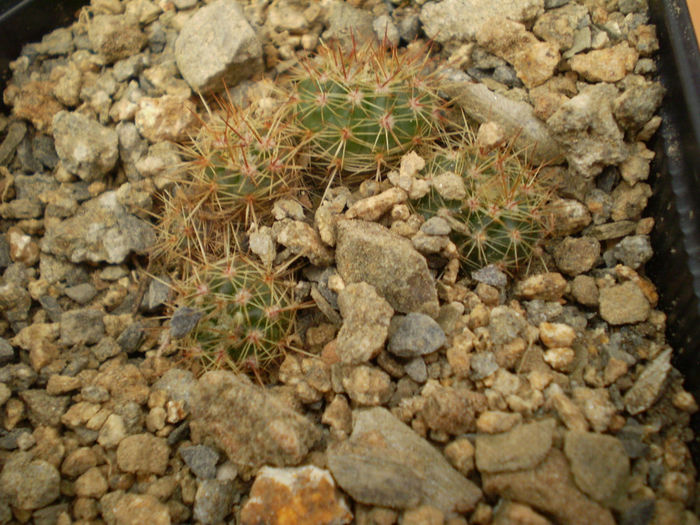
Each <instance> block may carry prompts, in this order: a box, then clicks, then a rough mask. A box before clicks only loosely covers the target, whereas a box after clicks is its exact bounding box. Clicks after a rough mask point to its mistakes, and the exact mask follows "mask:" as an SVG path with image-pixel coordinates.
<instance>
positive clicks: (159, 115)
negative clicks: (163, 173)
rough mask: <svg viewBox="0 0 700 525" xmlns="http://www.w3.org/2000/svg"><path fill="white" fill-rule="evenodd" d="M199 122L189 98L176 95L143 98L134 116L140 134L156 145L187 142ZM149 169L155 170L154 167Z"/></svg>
mask: <svg viewBox="0 0 700 525" xmlns="http://www.w3.org/2000/svg"><path fill="white" fill-rule="evenodd" d="M197 122H198V121H197V117H196V113H195V110H194V106H193V105H192V103H191V102H190V101H189V98H186V97H181V96H175V95H164V96H162V97H158V98H150V97H143V98H142V99H141V100H139V109H138V111H137V112H136V115H135V116H134V123H135V124H136V128H137V129H138V131H139V133H140V134H141V135H143V136H144V137H146V138H147V139H148V140H150V141H151V142H156V143H158V142H161V141H165V140H168V141H173V142H179V141H183V140H186V139H187V138H188V137H189V136H190V135H192V134H193V133H194V131H195V130H196V126H197ZM149 153H151V151H150V150H149ZM139 166H141V164H139ZM149 168H150V169H151V171H152V170H153V166H152V165H151V166H149Z"/></svg>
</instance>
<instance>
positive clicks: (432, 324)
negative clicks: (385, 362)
mask: <svg viewBox="0 0 700 525" xmlns="http://www.w3.org/2000/svg"><path fill="white" fill-rule="evenodd" d="M393 328H394V332H393V333H392V335H391V337H390V338H389V345H388V346H387V350H389V352H391V353H392V354H394V355H397V356H399V357H408V358H410V357H418V356H422V355H426V354H432V353H433V352H435V351H436V350H438V349H439V348H441V347H442V346H443V345H444V344H445V343H446V342H447V337H446V336H445V332H444V331H443V330H442V328H441V327H440V325H439V324H438V323H437V322H436V321H435V320H434V319H433V318H432V317H429V316H427V315H425V314H420V313H415V312H412V313H409V314H407V315H405V316H403V317H399V318H398V320H397V321H396V322H395V323H394V325H393Z"/></svg>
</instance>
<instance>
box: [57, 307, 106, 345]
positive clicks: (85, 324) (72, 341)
mask: <svg viewBox="0 0 700 525" xmlns="http://www.w3.org/2000/svg"><path fill="white" fill-rule="evenodd" d="M103 316H104V312H101V311H100V310H94V309H91V308H83V309H78V310H68V311H67V312H63V314H61V344H63V345H66V346H72V345H76V344H88V345H90V344H95V343H97V342H99V341H100V339H102V336H103V335H104V331H105V326H104V323H103V322H102V317H103Z"/></svg>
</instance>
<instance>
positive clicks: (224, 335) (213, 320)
mask: <svg viewBox="0 0 700 525" xmlns="http://www.w3.org/2000/svg"><path fill="white" fill-rule="evenodd" d="M180 288H181V289H180V290H179V299H178V307H182V306H186V307H188V308H193V309H195V310H196V311H197V312H199V314H200V315H201V318H200V319H199V321H198V322H197V324H196V326H195V328H194V329H193V330H192V331H191V332H190V333H189V334H188V335H187V336H186V337H185V338H184V339H183V340H182V341H181V342H180V346H181V347H182V350H183V353H184V354H185V355H187V356H189V357H190V358H192V359H194V360H195V361H196V362H197V363H198V364H199V366H201V368H203V369H204V370H207V369H212V368H217V369H218V368H229V369H234V370H239V371H244V372H250V371H256V370H265V369H267V368H268V367H269V366H270V365H271V364H273V363H275V362H278V361H279V360H280V358H281V356H282V355H283V352H284V348H285V344H286V341H287V337H288V335H289V333H290V330H291V328H292V326H293V323H294V317H295V311H296V306H295V304H294V303H293V299H292V296H291V289H290V286H289V284H288V283H287V282H286V281H285V280H284V279H283V278H282V276H280V275H278V274H276V273H275V272H273V271H271V270H268V269H265V268H264V267H262V266H260V265H258V264H256V263H254V262H252V261H250V260H248V259H246V258H244V257H236V258H235V259H231V258H229V259H227V260H222V261H220V262H217V263H215V264H213V265H209V266H203V267H202V269H201V270H199V271H197V272H195V274H194V275H193V276H192V277H191V278H189V279H188V280H186V281H185V282H184V283H182V284H181V285H180Z"/></svg>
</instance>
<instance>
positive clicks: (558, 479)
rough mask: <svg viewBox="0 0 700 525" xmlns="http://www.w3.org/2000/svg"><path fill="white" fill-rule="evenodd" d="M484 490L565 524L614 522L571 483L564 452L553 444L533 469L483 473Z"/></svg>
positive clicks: (613, 524) (612, 523)
mask: <svg viewBox="0 0 700 525" xmlns="http://www.w3.org/2000/svg"><path fill="white" fill-rule="evenodd" d="M482 482H483V487H484V492H485V493H486V494H488V495H490V496H494V497H495V496H500V497H501V498H504V499H509V500H514V501H518V502H520V503H525V504H527V505H530V506H532V507H534V508H535V509H537V510H539V511H542V512H544V513H545V514H548V515H551V516H552V517H553V518H555V520H556V521H555V523H565V524H567V525H590V524H592V523H595V524H596V525H615V519H614V518H613V516H612V514H611V513H610V511H608V510H607V509H604V508H603V507H601V506H600V505H599V504H597V503H595V502H594V501H591V500H590V499H589V498H587V497H586V496H585V495H584V494H582V493H581V492H580V491H579V490H578V488H577V487H576V485H575V484H574V481H573V477H572V475H571V471H570V469H569V465H568V463H567V460H566V457H565V456H564V454H563V453H562V452H561V451H560V450H559V449H557V448H552V449H551V451H550V452H549V455H548V456H547V457H546V458H545V459H544V460H543V461H542V462H541V463H540V464H539V465H538V466H537V467H535V468H534V470H533V469H529V470H520V471H516V472H500V473H494V474H489V473H486V474H483V476H482Z"/></svg>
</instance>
